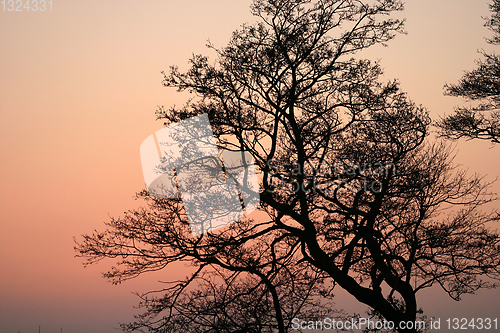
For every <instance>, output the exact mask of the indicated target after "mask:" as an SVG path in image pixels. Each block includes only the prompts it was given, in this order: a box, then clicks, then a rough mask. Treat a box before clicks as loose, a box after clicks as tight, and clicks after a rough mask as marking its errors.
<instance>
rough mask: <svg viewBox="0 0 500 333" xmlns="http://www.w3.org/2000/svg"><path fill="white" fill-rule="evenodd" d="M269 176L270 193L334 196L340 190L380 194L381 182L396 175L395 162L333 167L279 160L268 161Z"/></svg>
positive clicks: (343, 164)
mask: <svg viewBox="0 0 500 333" xmlns="http://www.w3.org/2000/svg"><path fill="white" fill-rule="evenodd" d="M267 169H268V170H269V175H270V180H271V181H270V185H271V186H270V188H269V189H268V191H269V192H275V191H280V192H282V193H283V192H284V193H287V192H288V193H290V194H292V193H298V192H305V193H311V192H321V193H324V194H327V195H328V194H332V193H334V191H336V190H338V189H344V190H347V191H351V192H352V193H358V192H360V191H362V192H366V193H367V192H372V193H380V192H381V191H382V189H383V184H382V182H381V181H380V180H379V179H381V177H382V178H386V177H387V176H389V175H391V174H392V175H395V174H396V166H395V165H394V164H393V163H388V164H383V163H359V164H355V163H344V162H335V163H333V164H330V163H327V162H325V161H322V162H320V163H317V164H313V163H307V164H305V166H303V167H302V166H301V164H299V163H296V162H295V163H281V164H280V163H278V162H277V161H276V160H268V161H267Z"/></svg>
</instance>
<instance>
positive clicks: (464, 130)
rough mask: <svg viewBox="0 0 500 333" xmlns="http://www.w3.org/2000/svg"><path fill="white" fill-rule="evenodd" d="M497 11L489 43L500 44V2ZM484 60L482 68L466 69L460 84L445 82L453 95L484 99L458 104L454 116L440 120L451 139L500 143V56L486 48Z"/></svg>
mask: <svg viewBox="0 0 500 333" xmlns="http://www.w3.org/2000/svg"><path fill="white" fill-rule="evenodd" d="M490 10H491V12H492V13H493V14H492V16H491V17H490V18H487V19H486V24H485V26H486V27H488V28H489V29H490V30H491V31H493V33H494V36H493V38H489V39H487V42H488V43H490V44H493V45H500V1H499V0H493V3H492V4H490ZM481 54H482V55H483V57H484V60H478V61H477V65H478V67H477V68H476V69H474V70H472V71H470V72H465V74H464V75H463V77H462V78H461V79H460V81H459V82H458V84H449V85H448V84H447V85H445V93H446V95H449V96H457V97H458V96H459V97H464V98H467V99H469V100H472V101H480V103H479V105H478V106H475V107H457V108H456V110H455V113H454V114H453V115H449V116H447V117H444V118H442V119H441V120H440V121H439V122H438V123H437V125H438V127H439V128H440V129H441V135H442V136H444V137H446V138H449V139H454V140H457V139H460V138H462V137H464V138H467V139H469V140H470V139H482V140H489V141H491V142H493V143H500V110H499V106H500V57H499V56H498V55H496V54H494V53H493V54H488V53H486V52H485V51H482V52H481Z"/></svg>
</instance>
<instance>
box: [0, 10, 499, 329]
mask: <svg viewBox="0 0 500 333" xmlns="http://www.w3.org/2000/svg"><path fill="white" fill-rule="evenodd" d="M250 3H251V1H249V0H245V1H241V0H240V1H229V0H226V1H224V0H210V1H199V0H198V1H195V0H162V1H160V0H150V1H147V2H146V1H132V0H122V1H118V0H115V1H111V0H108V1H97V0H85V1H83V0H79V1H77V0H65V1H61V0H53V1H52V10H51V11H50V10H48V9H47V10H46V11H44V12H42V11H37V12H33V11H29V12H28V11H27V10H26V9H23V11H18V12H15V11H13V12H9V11H8V10H7V9H8V7H7V8H6V10H3V7H2V6H3V5H2V3H0V332H1V333H10V332H13V333H15V332H26V333H28V332H38V328H39V326H40V327H41V332H44V333H45V332H60V330H61V328H62V329H63V332H73V333H110V332H117V330H116V328H118V326H119V323H126V322H130V321H132V320H133V315H134V314H138V313H140V310H137V309H134V306H135V305H137V303H138V301H139V299H138V298H137V296H135V295H134V294H133V292H145V291H148V290H151V289H154V288H157V287H158V282H157V281H158V280H169V279H172V278H175V277H178V275H179V274H182V269H168V270H164V271H161V272H157V273H151V274H148V275H144V276H141V277H139V278H137V279H135V280H132V281H128V282H125V283H123V284H121V285H118V286H115V285H112V284H111V283H109V282H107V281H106V280H105V279H103V278H102V277H101V272H103V271H106V270H107V269H109V268H110V266H111V262H106V261H104V262H101V263H99V264H97V265H93V266H90V267H87V268H84V267H83V265H82V259H81V258H75V252H74V250H73V246H74V240H73V238H74V237H76V238H78V237H79V236H80V235H81V234H86V233H91V232H92V231H93V230H94V229H97V230H103V228H104V224H103V222H105V221H109V219H110V216H116V217H117V216H120V215H121V214H123V212H125V211H127V210H129V209H133V208H137V207H139V205H140V204H141V203H140V202H138V201H136V200H135V199H134V194H135V192H137V191H139V190H141V189H142V188H143V187H144V181H143V178H142V177H143V174H142V170H141V164H140V155H139V146H140V144H141V143H142V141H143V140H144V139H145V138H146V137H148V136H149V135H150V134H152V133H153V132H155V131H157V130H158V129H160V128H161V127H162V122H160V121H156V120H155V118H156V117H155V110H156V109H157V107H158V106H162V105H164V106H165V107H169V106H173V105H177V106H180V105H182V104H183V103H184V101H185V100H186V99H187V98H188V97H189V96H187V95H186V94H181V93H178V92H176V91H175V89H169V88H164V87H162V85H161V81H162V78H163V77H162V75H161V73H160V71H162V70H165V71H167V70H168V69H169V66H171V65H178V66H179V68H180V69H181V70H186V69H187V68H188V62H187V61H188V59H189V58H190V57H191V55H192V54H193V53H195V54H199V53H203V54H206V55H208V56H209V57H210V56H211V57H212V59H213V53H212V52H211V51H210V50H208V49H207V48H206V47H205V44H206V43H207V40H208V39H210V41H211V42H212V43H213V44H214V45H215V46H218V47H223V46H224V45H225V44H226V43H227V41H228V40H229V38H230V36H231V33H232V31H234V30H235V29H237V28H238V27H239V26H240V25H241V24H242V23H245V22H254V21H255V18H254V17H252V16H251V14H250V13H249V10H248V8H249V5H250ZM488 13H489V12H488V6H487V1H482V0H432V1H431V0H409V1H407V2H406V8H405V11H404V12H402V13H398V14H397V16H399V17H406V19H407V24H406V31H407V34H406V35H398V36H397V37H396V38H395V39H394V40H393V41H390V42H389V44H388V47H374V48H372V49H370V50H369V51H366V52H364V53H363V57H367V58H369V59H373V60H376V59H379V60H380V62H381V65H382V67H383V68H384V69H385V74H384V78H383V79H384V80H389V79H393V78H398V79H399V80H400V82H401V87H402V89H403V90H405V91H406V92H408V95H409V96H410V98H411V99H412V100H414V101H415V102H416V103H417V104H422V105H423V106H425V107H427V108H428V109H429V110H430V115H431V116H432V117H433V118H434V119H437V118H438V117H439V116H441V115H444V114H449V113H451V112H452V111H453V107H454V106H456V105H465V104H466V102H465V101H463V100H461V99H460V98H454V97H447V96H444V95H443V85H444V84H445V83H455V82H457V80H458V79H459V78H460V77H461V75H462V73H463V71H464V70H471V69H473V68H474V67H475V65H474V60H475V59H478V58H479V57H480V56H479V54H478V53H477V51H478V50H479V49H485V50H488V51H494V50H495V48H494V47H493V46H491V45H488V44H487V43H486V42H485V40H484V37H487V36H490V33H489V31H488V30H487V29H486V28H484V27H483V23H484V21H483V20H482V19H481V16H487V15H488ZM454 146H455V151H456V161H457V163H460V164H461V165H462V167H463V168H465V169H468V170H469V172H471V173H474V172H477V173H480V174H483V175H485V177H486V179H487V180H494V179H495V178H496V177H497V176H499V169H498V165H499V163H500V146H496V147H495V146H492V145H491V144H490V143H488V142H485V141H464V140H461V141H459V142H457V143H455V144H454ZM493 190H495V191H496V192H500V185H499V183H496V184H495V185H494V187H493ZM494 207H500V204H499V203H498V202H496V203H494V204H491V205H489V206H488V207H487V208H494ZM418 300H419V305H420V306H421V307H423V309H424V310H425V311H426V313H427V315H428V316H429V317H436V318H442V320H445V319H446V318H448V317H467V318H473V317H476V318H477V317H483V318H484V317H486V316H489V317H500V289H497V290H486V291H480V292H478V293H477V295H466V296H464V297H463V300H462V301H461V302H455V301H452V300H451V299H449V298H447V296H446V295H445V294H444V292H442V291H441V290H440V289H438V288H431V289H429V290H426V291H424V292H423V293H422V294H420V296H419V299H418ZM337 306H338V307H339V308H344V309H345V310H347V311H357V312H362V311H363V309H364V307H361V308H360V307H359V305H357V303H356V302H355V301H354V300H353V299H352V298H351V297H350V296H349V295H346V294H345V293H343V292H341V291H339V292H338V297H337ZM442 331H443V332H445V330H442Z"/></svg>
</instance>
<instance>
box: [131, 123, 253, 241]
mask: <svg viewBox="0 0 500 333" xmlns="http://www.w3.org/2000/svg"><path fill="white" fill-rule="evenodd" d="M140 152H141V162H142V171H143V174H144V180H145V182H146V187H147V190H148V193H149V194H150V195H152V196H155V197H159V198H170V199H174V198H179V197H180V198H181V199H182V201H183V203H184V207H185V210H186V214H187V217H188V220H189V224H190V226H191V231H192V233H193V234H195V235H200V234H203V233H206V232H209V231H212V230H215V229H217V228H220V227H223V226H226V225H228V224H229V223H231V222H234V221H238V220H240V219H242V218H243V217H245V215H248V214H250V213H251V212H252V211H253V210H255V209H256V208H257V206H258V205H259V202H260V197H259V184H258V181H257V174H256V172H255V166H254V161H253V158H252V156H251V155H250V154H249V153H246V152H244V151H224V152H222V154H219V150H218V148H217V145H216V143H215V138H214V135H213V132H212V128H211V127H210V121H209V119H208V116H207V115H206V114H204V115H200V116H196V117H191V118H188V119H185V120H182V121H179V122H177V123H174V124H171V125H169V126H167V127H164V128H162V129H161V130H159V131H157V132H156V133H154V134H152V135H150V136H149V137H148V138H147V139H146V140H144V142H143V143H142V144H141V148H140Z"/></svg>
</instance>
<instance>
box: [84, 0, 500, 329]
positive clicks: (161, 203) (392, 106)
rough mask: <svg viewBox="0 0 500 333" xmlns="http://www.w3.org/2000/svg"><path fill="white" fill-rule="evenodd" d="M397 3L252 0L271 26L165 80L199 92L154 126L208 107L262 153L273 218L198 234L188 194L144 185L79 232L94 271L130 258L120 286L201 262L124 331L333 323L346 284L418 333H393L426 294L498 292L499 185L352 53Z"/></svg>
mask: <svg viewBox="0 0 500 333" xmlns="http://www.w3.org/2000/svg"><path fill="white" fill-rule="evenodd" d="M402 8H403V6H402V3H401V2H400V1H392V0H379V1H374V2H373V3H363V2H361V1H346V0H319V1H316V2H310V1H307V0H295V1H283V0H255V1H254V2H253V5H252V11H253V13H254V14H255V15H256V16H258V17H259V18H260V19H261V22H260V23H257V24H255V25H243V27H242V28H241V30H238V31H236V32H235V33H234V34H233V36H232V38H231V40H230V42H229V45H228V46H227V47H225V48H222V49H216V48H213V47H212V46H211V47H212V48H213V49H214V50H215V51H216V53H217V55H218V58H217V60H216V61H215V63H214V64H210V63H209V62H208V59H207V58H206V57H203V56H194V57H193V58H192V59H191V65H192V66H191V69H190V70H189V71H188V72H186V73H180V72H179V71H178V69H177V68H176V67H173V68H171V71H170V72H169V73H164V85H165V86H167V87H176V88H178V89H179V90H180V91H184V90H188V91H191V92H193V93H194V94H196V96H197V97H198V98H196V99H193V100H191V101H190V102H189V103H187V104H186V105H185V106H184V107H182V108H180V109H177V108H170V109H164V108H160V109H159V110H158V111H157V112H158V117H159V118H160V119H164V120H165V124H166V125H169V124H171V123H174V122H177V121H181V120H183V119H186V118H189V117H192V116H196V115H200V114H208V117H209V119H210V122H211V125H212V129H213V131H214V135H215V136H216V138H217V141H218V145H219V149H220V150H221V151H246V152H248V153H250V154H251V155H252V157H253V159H254V161H255V166H256V169H257V172H258V176H259V179H260V181H261V184H260V189H259V192H260V193H258V194H259V195H260V200H261V202H260V206H259V210H260V212H261V214H265V216H264V215H263V216H259V217H256V218H255V219H249V218H245V219H242V220H240V221H238V222H235V223H232V224H230V225H229V226H227V227H224V228H220V229H217V230H215V231H210V232H208V233H203V234H201V235H195V234H192V233H191V232H190V231H191V229H190V226H189V223H188V219H187V217H186V212H185V210H184V207H183V203H182V201H181V200H180V199H161V198H155V197H152V196H149V195H148V194H147V193H146V192H141V193H140V197H142V198H144V199H145V200H146V202H147V204H148V205H147V207H145V208H143V209H138V210H135V211H131V212H129V213H127V214H126V215H125V216H123V217H121V218H117V219H112V220H111V222H109V223H107V226H108V229H107V230H106V231H104V232H97V231H96V232H95V233H94V234H93V235H84V236H83V240H82V241H80V242H79V243H78V244H77V247H76V250H77V252H78V254H79V255H80V256H83V257H87V260H88V263H94V262H97V261H100V260H102V259H104V258H121V259H120V261H119V262H118V265H117V267H114V268H113V269H112V270H111V271H109V272H108V273H106V274H105V276H106V277H107V278H110V279H112V280H113V281H114V282H115V283H119V282H121V281H124V280H127V279H130V278H134V277H136V276H138V275H140V274H143V273H144V272H148V271H155V270H161V269H164V268H165V267H167V266H169V265H171V264H172V263H176V262H186V263H189V264H191V265H192V266H193V273H192V274H191V275H189V276H188V277H187V278H186V279H185V280H183V281H178V282H173V285H172V286H171V287H167V288H165V289H163V290H161V291H159V293H160V294H161V296H157V294H153V295H148V294H146V295H143V306H145V307H146V313H145V314H144V315H143V316H139V317H138V320H137V322H136V323H134V324H131V325H129V326H124V328H125V329H128V330H130V331H131V330H133V329H137V328H141V327H143V328H148V329H149V330H150V331H158V332H162V331H165V332H174V331H175V332H177V331H181V332H182V331H190V332H236V331H239V332H272V331H279V332H286V331H288V330H289V329H290V328H291V327H292V326H291V325H292V323H291V320H292V319H293V318H301V319H305V320H316V319H318V318H319V320H321V318H322V316H325V315H329V314H331V312H329V311H331V307H330V306H329V301H330V300H331V297H332V296H333V294H332V290H331V287H333V286H339V287H341V288H343V289H345V290H346V291H347V292H348V293H349V294H351V295H352V296H354V297H355V298H356V299H357V300H358V301H359V302H361V303H363V304H366V305H367V306H368V307H370V308H371V309H372V313H373V314H374V315H376V316H379V317H381V318H385V319H386V320H388V321H392V322H394V323H395V330H397V331H399V332H416V331H417V329H398V325H399V323H400V322H402V321H415V320H416V318H417V314H419V313H421V311H420V309H419V307H418V305H417V298H416V294H417V292H419V291H420V290H422V289H424V288H428V287H431V286H433V285H435V284H437V285H439V286H440V287H441V288H442V289H443V290H444V291H446V292H447V293H448V294H449V295H450V297H452V298H453V299H456V300H459V299H460V296H461V295H463V294H465V293H473V292H475V291H476V290H478V289H480V288H492V287H496V284H494V283H491V281H494V280H498V279H499V277H500V275H499V266H500V255H499V252H500V246H499V244H500V236H499V235H498V233H497V232H496V231H494V230H490V229H488V228H487V223H489V222H491V221H493V220H494V219H495V215H494V214H485V213H481V212H480V211H479V208H480V206H481V205H482V204H484V203H487V202H489V201H491V200H493V197H492V196H491V195H490V194H489V193H488V191H487V188H488V184H484V183H483V182H482V180H481V178H480V177H478V176H470V177H469V176H467V175H466V174H465V173H464V172H463V171H460V170H457V169H456V168H455V167H454V166H453V164H452V158H451V154H450V151H449V149H448V148H447V147H446V146H445V145H444V144H443V143H439V142H438V143H430V142H428V139H427V138H426V137H427V134H428V130H429V126H430V119H429V117H428V115H427V112H426V110H425V109H424V108H422V107H419V106H416V105H415V104H414V103H413V102H411V101H410V100H409V99H408V98H407V97H406V95H405V94H404V93H402V92H401V91H400V90H399V88H398V84H397V82H388V83H386V84H382V83H380V82H378V81H377V80H378V78H379V76H380V74H381V69H380V66H379V65H378V64H377V63H372V62H370V61H368V60H356V59H354V58H351V56H352V55H353V54H354V53H356V52H357V51H359V50H362V49H365V48H368V47H370V46H372V45H375V44H378V43H385V42H387V41H389V40H390V39H392V38H393V37H394V35H395V33H397V32H401V31H402V25H403V22H401V21H399V20H397V19H391V18H390V17H388V15H389V14H390V13H391V12H393V11H399V10H402ZM337 31H338V33H337V34H335V32H337ZM239 186H240V188H241V190H242V192H245V193H246V194H248V195H251V194H253V195H257V193H252V189H251V188H249V187H248V186H247V185H246V184H244V183H241V184H239ZM255 216H258V215H255ZM481 277H487V278H488V279H487V280H485V281H483V280H482V279H481ZM315 309H319V310H320V311H318V312H315ZM188 322H189V323H190V322H194V324H193V327H188V326H187V325H188Z"/></svg>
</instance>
